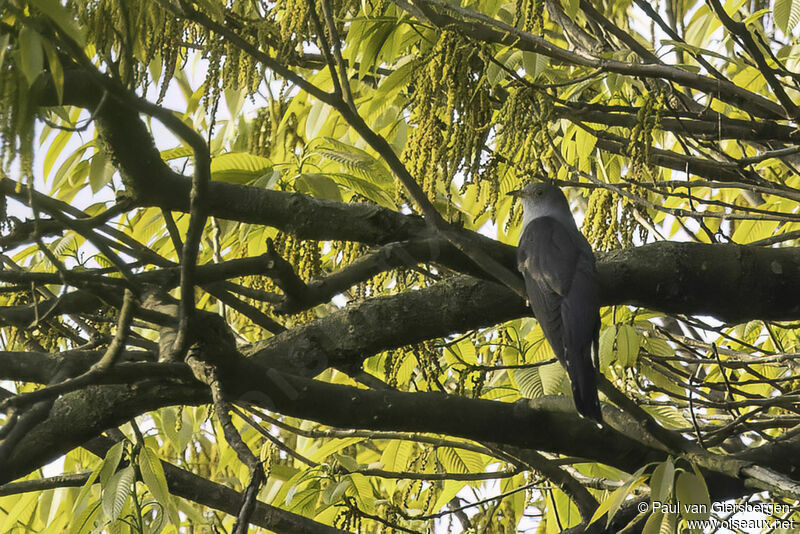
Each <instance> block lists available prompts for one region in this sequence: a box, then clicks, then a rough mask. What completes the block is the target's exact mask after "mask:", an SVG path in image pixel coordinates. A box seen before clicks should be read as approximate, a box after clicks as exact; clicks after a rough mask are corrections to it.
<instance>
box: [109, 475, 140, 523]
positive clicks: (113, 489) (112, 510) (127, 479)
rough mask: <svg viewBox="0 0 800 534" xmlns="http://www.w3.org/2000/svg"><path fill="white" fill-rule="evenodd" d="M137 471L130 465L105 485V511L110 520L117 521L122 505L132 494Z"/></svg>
mask: <svg viewBox="0 0 800 534" xmlns="http://www.w3.org/2000/svg"><path fill="white" fill-rule="evenodd" d="M135 477H136V471H135V470H134V469H133V466H131V465H129V466H127V467H125V468H123V469H120V470H119V471H117V472H116V473H114V475H113V476H112V477H111V478H110V479H109V480H108V483H106V484H105V485H104V486H103V496H102V500H101V503H102V506H103V513H104V514H105V516H106V518H108V519H109V520H110V521H115V520H116V519H117V518H119V515H120V514H121V513H122V507H123V506H125V501H127V500H128V497H129V496H130V494H131V489H133V481H134V479H135Z"/></svg>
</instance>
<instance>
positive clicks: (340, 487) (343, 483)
mask: <svg viewBox="0 0 800 534" xmlns="http://www.w3.org/2000/svg"><path fill="white" fill-rule="evenodd" d="M350 484H351V482H350V479H349V478H343V479H342V480H339V481H338V482H331V483H330V484H328V486H327V487H326V488H325V490H323V492H322V502H323V503H325V504H329V505H330V504H334V503H337V502H339V501H340V500H341V498H342V496H343V495H344V492H345V491H347V488H349V487H350Z"/></svg>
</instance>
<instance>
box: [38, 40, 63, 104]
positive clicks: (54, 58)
mask: <svg viewBox="0 0 800 534" xmlns="http://www.w3.org/2000/svg"><path fill="white" fill-rule="evenodd" d="M42 45H44V51H45V53H46V54H47V64H48V65H49V66H50V75H51V76H52V77H53V85H54V86H55V88H56V95H57V97H58V104H59V105H61V103H62V102H63V101H64V68H63V67H62V66H61V60H60V59H58V53H57V52H56V49H55V47H53V45H52V44H51V43H50V41H48V40H46V39H44V40H42Z"/></svg>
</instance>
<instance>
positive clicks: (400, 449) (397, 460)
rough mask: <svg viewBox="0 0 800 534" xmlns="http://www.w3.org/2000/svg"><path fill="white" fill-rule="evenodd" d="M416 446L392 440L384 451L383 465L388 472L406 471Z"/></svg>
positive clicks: (382, 456) (407, 442) (408, 442)
mask: <svg viewBox="0 0 800 534" xmlns="http://www.w3.org/2000/svg"><path fill="white" fill-rule="evenodd" d="M413 448H414V445H413V444H412V443H411V442H410V441H399V440H392V441H391V442H389V444H388V445H386V447H385V448H384V449H383V454H382V455H381V464H383V468H384V469H386V470H387V471H405V470H406V467H407V466H408V459H409V458H410V457H411V451H412V450H413Z"/></svg>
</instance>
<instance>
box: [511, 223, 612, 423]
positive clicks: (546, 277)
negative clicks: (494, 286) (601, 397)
mask: <svg viewBox="0 0 800 534" xmlns="http://www.w3.org/2000/svg"><path fill="white" fill-rule="evenodd" d="M517 260H518V266H519V270H520V271H521V272H522V274H523V277H524V278H525V286H526V289H527V293H528V299H529V300H530V302H531V308H533V313H534V314H535V315H536V319H537V320H538V321H539V324H540V325H541V327H542V330H543V331H544V334H545V336H546V337H547V340H548V341H549V342H550V346H551V347H553V352H555V354H556V356H557V357H558V359H559V361H561V363H562V365H564V367H566V369H567V373H568V374H569V377H570V382H571V384H572V390H573V395H574V397H575V405H576V406H577V407H578V411H579V412H581V414H583V415H585V416H587V417H591V418H592V419H594V420H596V421H599V420H600V419H601V415H600V405H599V402H598V400H597V386H596V378H595V372H594V367H593V365H592V360H591V347H592V343H593V342H594V341H595V340H596V339H597V332H598V328H599V325H600V321H599V319H600V316H599V309H600V301H599V296H598V285H597V272H596V268H595V262H594V255H593V254H592V249H591V247H590V246H589V243H587V242H586V239H585V238H584V237H583V235H581V233H580V232H579V231H578V230H577V228H569V227H567V226H565V225H563V224H561V223H560V222H558V221H557V220H555V219H553V218H550V217H541V218H538V219H534V220H533V221H531V222H530V223H528V226H527V227H526V228H525V230H524V231H523V233H522V237H521V238H520V243H519V248H518V249H517Z"/></svg>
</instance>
